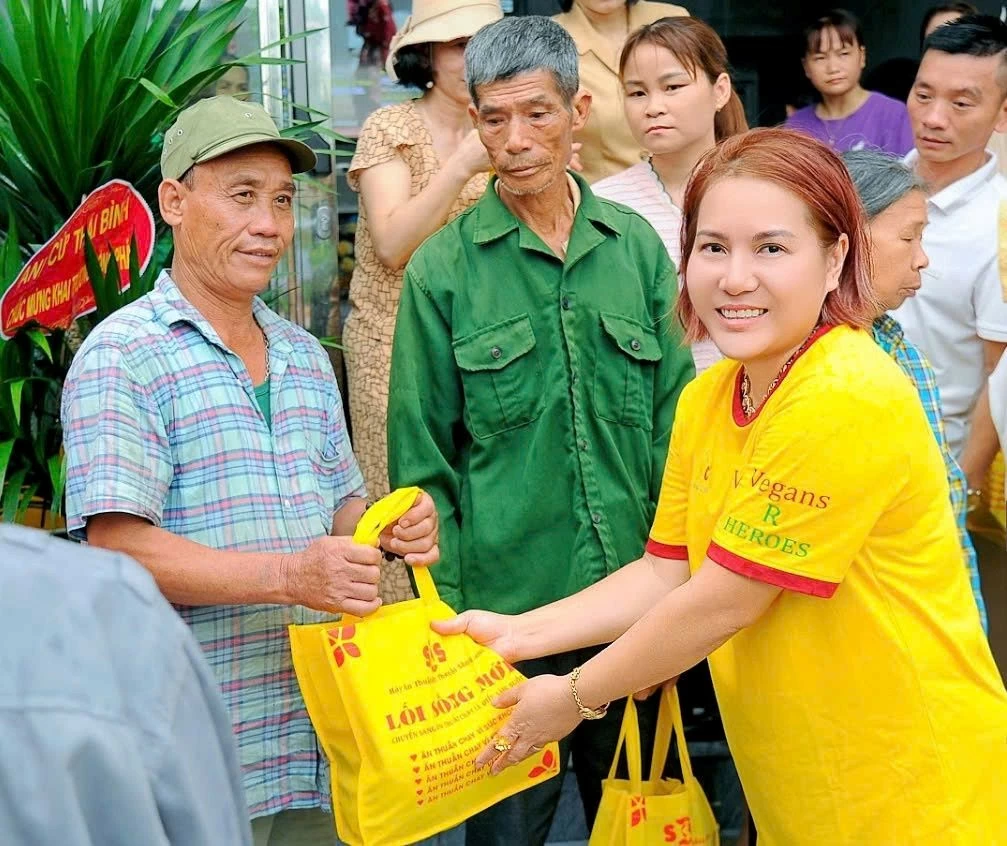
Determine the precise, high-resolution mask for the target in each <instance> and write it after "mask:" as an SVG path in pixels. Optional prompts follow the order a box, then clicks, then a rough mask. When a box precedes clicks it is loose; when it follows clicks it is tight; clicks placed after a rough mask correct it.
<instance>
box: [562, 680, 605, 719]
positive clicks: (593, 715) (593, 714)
mask: <svg viewBox="0 0 1007 846" xmlns="http://www.w3.org/2000/svg"><path fill="white" fill-rule="evenodd" d="M580 671H581V668H580V667H575V668H574V671H573V672H572V673H570V693H572V694H573V701H574V702H576V703H577V710H578V711H580V716H581V719H583V720H600V719H601V718H602V717H604V716H605V715H606V714H607V713H608V705H609V703H608V702H606V703H605V704H604V705H602V706H601V707H600V708H588V707H587V705H585V704H584V703H583V702H582V701H581V698H580V694H579V693H578V692H577V679H579V678H580Z"/></svg>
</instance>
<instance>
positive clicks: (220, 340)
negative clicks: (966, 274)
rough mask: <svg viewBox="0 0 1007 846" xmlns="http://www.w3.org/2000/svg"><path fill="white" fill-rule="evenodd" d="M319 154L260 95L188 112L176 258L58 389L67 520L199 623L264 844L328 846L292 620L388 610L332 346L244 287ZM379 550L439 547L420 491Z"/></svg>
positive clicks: (167, 177)
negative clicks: (297, 177) (365, 538)
mask: <svg viewBox="0 0 1007 846" xmlns="http://www.w3.org/2000/svg"><path fill="white" fill-rule="evenodd" d="M314 164H315V155H314V153H313V152H312V151H311V150H310V149H309V148H308V147H307V146H306V145H304V144H302V143H301V142H299V141H294V140H291V139H286V138H281V137H280V135H279V132H278V131H277V129H276V126H275V124H274V123H273V121H272V119H271V118H270V117H269V115H268V114H267V113H266V112H265V111H264V110H263V108H262V107H261V106H258V105H256V104H254V103H246V102H241V101H238V100H235V99H233V98H230V97H214V98H211V99H208V100H203V101H200V102H199V103H197V104H196V105H194V106H192V107H191V108H189V109H187V110H186V111H184V112H182V113H181V114H180V115H179V117H178V120H177V122H176V123H175V124H174V126H172V127H171V129H169V130H168V133H167V135H166V137H165V143H164V151H163V154H162V157H161V172H162V175H163V177H164V179H163V181H162V183H161V186H160V188H159V191H158V200H159V204H160V210H161V216H162V217H163V218H164V221H165V222H166V223H167V224H168V225H169V226H171V228H172V234H173V237H174V244H175V251H174V257H173V261H172V266H171V269H170V271H168V270H166V271H164V272H162V274H161V276H160V277H159V278H158V280H157V284H156V287H155V289H154V290H153V291H152V292H151V293H149V294H147V295H146V296H144V297H142V298H140V299H139V300H137V302H135V303H133V304H132V305H130V306H127V307H126V308H123V309H121V310H120V311H118V312H116V314H114V315H113V316H112V317H110V318H109V319H107V320H105V321H104V322H103V323H102V324H101V325H100V326H99V327H98V328H97V329H95V331H94V332H92V333H91V334H90V335H89V336H88V338H87V340H86V341H85V342H84V344H83V346H82V347H81V349H80V352H79V353H78V354H77V357H76V358H75V360H74V362H73V365H72V367H71V368H70V373H69V374H68V376H67V380H66V384H65V387H64V393H63V409H62V416H63V426H64V430H65V445H66V454H67V521H68V528H69V530H70V533H71V535H73V536H74V537H77V538H79V539H81V540H84V539H86V540H87V541H88V542H89V543H91V544H94V545H96V546H103V547H107V548H110V549H115V550H119V551H122V552H125V553H127V554H129V555H131V556H132V557H134V558H136V559H137V560H138V561H140V562H141V563H142V564H144V565H145V566H146V567H147V568H148V569H149V570H150V571H151V573H152V574H153V575H154V578H155V579H156V580H157V583H158V586H159V587H160V589H161V591H162V592H163V593H164V595H165V596H166V597H167V598H168V599H169V600H171V601H172V602H174V603H175V604H176V606H177V607H178V610H179V613H180V614H181V615H182V617H183V618H184V619H185V620H186V621H187V622H188V623H189V625H190V626H191V627H192V630H193V633H194V634H195V636H196V638H197V640H199V642H200V643H201V645H202V647H203V650H204V651H205V653H206V655H207V657H208V658H209V661H210V664H211V666H213V668H214V671H215V673H216V676H217V680H218V681H219V683H220V685H221V688H222V690H223V694H224V697H225V700H226V701H227V704H228V706H229V708H230V712H231V718H232V722H233V725H234V730H235V735H236V738H237V741H238V746H239V750H240V755H241V763H242V765H243V769H244V786H245V792H246V794H247V800H248V805H249V810H250V815H251V816H252V818H253V834H254V836H255V842H256V844H257V845H258V844H267V843H268V844H279V843H299V842H312V843H319V844H322V843H326V842H328V843H332V842H334V834H333V828H332V820H331V816H330V815H328V814H323V813H320V812H319V810H318V809H319V808H323V807H326V806H327V805H328V773H327V767H326V766H325V762H324V758H323V756H322V754H321V751H320V749H319V746H318V743H317V739H316V737H315V734H314V732H313V730H312V727H311V723H310V721H309V720H308V717H307V713H306V712H305V708H304V702H303V700H302V699H301V695H300V692H299V690H298V687H297V682H296V679H295V676H294V672H293V667H292V664H291V659H290V649H289V645H288V642H287V636H286V628H287V626H288V625H289V624H291V623H310V622H316V621H322V620H329V619H333V617H332V615H333V614H335V613H340V612H344V611H345V612H348V613H352V614H358V615H359V614H368V613H370V612H372V611H374V610H375V609H376V608H377V607H378V606H379V604H380V600H379V599H378V591H377V582H378V579H379V575H380V571H379V567H378V564H379V562H380V560H381V554H380V552H379V551H378V550H375V549H372V548H370V547H363V546H359V545H356V544H354V543H353V542H352V540H351V538H350V535H352V532H353V528H354V526H355V524H356V522H357V519H358V518H359V517H360V515H361V513H362V512H363V509H364V507H365V497H366V492H365V491H364V486H363V480H362V478H361V475H360V471H359V469H358V467H357V463H356V460H355V459H354V457H353V453H352V451H351V448H350V443H349V439H348V436H347V432H346V425H345V421H344V417H343V410H342V403H341V400H340V397H339V391H338V388H337V387H336V382H335V379H334V377H333V373H332V369H331V366H330V364H329V360H328V357H327V355H326V354H325V352H324V351H323V349H322V347H321V346H320V345H319V343H318V341H317V340H315V339H314V338H313V337H312V336H311V335H310V334H308V333H307V332H306V331H304V330H303V329H301V328H300V327H298V326H296V325H294V324H292V323H290V322H289V321H287V320H284V319H283V318H281V317H279V316H278V315H277V314H275V313H274V312H272V311H270V310H269V308H267V307H266V306H265V305H264V304H263V302H262V300H260V299H259V298H258V294H260V293H261V292H262V291H264V290H265V289H266V288H267V287H268V285H269V280H270V278H271V276H272V274H273V271H274V270H275V269H276V266H277V264H278V263H279V262H280V260H281V258H282V257H283V255H284V254H285V253H286V250H287V248H288V247H289V245H290V242H291V239H292V238H293V233H294V212H293V199H294V191H295V185H294V178H293V174H294V173H302V172H304V171H307V170H310V169H311V168H312V167H313V166H314ZM382 546H384V547H385V548H386V549H387V550H389V551H390V552H394V553H395V554H398V555H402V556H404V557H405V559H406V562H407V563H409V564H414V565H426V564H430V563H433V562H434V561H435V560H436V559H437V556H438V551H437V517H436V514H435V512H434V509H433V504H432V502H431V500H430V498H429V497H428V496H426V495H423V496H422V497H421V498H420V499H419V500H417V503H416V505H414V507H413V508H412V510H411V511H410V512H409V513H408V514H406V515H405V516H404V517H403V518H402V519H401V520H400V521H399V523H398V524H397V525H396V526H395V527H393V529H392V530H390V531H389V532H387V533H386V534H385V536H384V537H383V538H382Z"/></svg>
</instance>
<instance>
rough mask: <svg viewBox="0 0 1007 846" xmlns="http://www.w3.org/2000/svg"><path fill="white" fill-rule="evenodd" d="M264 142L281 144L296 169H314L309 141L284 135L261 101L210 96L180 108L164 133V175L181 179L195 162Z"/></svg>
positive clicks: (295, 170) (294, 169) (315, 159)
mask: <svg viewBox="0 0 1007 846" xmlns="http://www.w3.org/2000/svg"><path fill="white" fill-rule="evenodd" d="M263 143H267V144H276V145H277V146H279V147H282V148H283V150H284V152H285V153H286V154H287V156H288V157H289V158H290V167H291V170H293V172H294V173H304V172H305V171H308V170H311V169H312V168H313V167H314V166H315V163H316V162H317V161H318V159H317V158H316V156H315V154H314V152H313V151H312V149H311V148H310V147H309V146H308V145H307V144H304V143H302V142H301V141H295V140H294V139H293V138H281V137H280V132H279V130H278V129H277V128H276V124H275V123H273V119H272V118H271V117H270V116H269V113H268V112H267V111H266V110H265V109H264V108H263V107H262V106H260V105H259V104H258V103H250V102H247V101H244V100H237V99H235V98H234V97H231V96H227V95H223V96H220V97H208V98H206V99H205V100H200V101H199V102H198V103H194V104H193V105H191V106H189V108H187V109H185V110H184V111H183V112H181V113H180V114H179V116H178V119H177V120H176V121H175V123H174V124H172V126H171V129H169V130H168V132H167V133H166V134H165V136H164V148H163V149H162V150H161V176H162V178H164V179H180V178H181V177H182V174H184V173H185V172H186V171H187V170H188V169H189V168H190V167H192V166H193V165H195V164H199V163H200V162H208V161H210V159H215V158H217V156H222V155H224V153H231V152H234V151H235V150H240V149H241V148H242V147H249V146H251V145H252V144H263Z"/></svg>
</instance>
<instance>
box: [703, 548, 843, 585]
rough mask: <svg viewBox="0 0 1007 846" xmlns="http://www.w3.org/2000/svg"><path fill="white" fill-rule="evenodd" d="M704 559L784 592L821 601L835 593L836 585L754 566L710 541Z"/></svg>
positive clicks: (758, 565) (745, 559) (757, 565)
mask: <svg viewBox="0 0 1007 846" xmlns="http://www.w3.org/2000/svg"><path fill="white" fill-rule="evenodd" d="M706 557H707V558H709V559H710V560H711V561H714V562H716V563H717V564H719V565H720V566H721V567H726V568H727V569H728V570H730V571H731V572H732V573H738V574H739V575H741V576H747V577H748V578H750V579H755V580H756V581H757V582H764V583H765V584H767V585H775V586H776V587H778V588H783V589H784V590H792V591H796V592H797V593H804V594H807V595H809V596H818V597H821V598H822V599H830V598H831V597H832V594H834V593H835V592H836V588H838V587H839V585H838V584H836V583H834V582H826V581H822V580H821V579H812V578H809V577H808V576H797V575H794V574H793V573H786V572H784V571H783V570H775V569H773V568H772V567H767V566H765V565H764V564H756V563H755V562H754V561H749V560H748V559H747V558H742V557H741V556H740V555H736V554H735V553H733V552H731V551H730V550H728V549H724V547H722V546H719V545H717V544H716V543H714V542H713V541H710V547H709V549H707V550H706Z"/></svg>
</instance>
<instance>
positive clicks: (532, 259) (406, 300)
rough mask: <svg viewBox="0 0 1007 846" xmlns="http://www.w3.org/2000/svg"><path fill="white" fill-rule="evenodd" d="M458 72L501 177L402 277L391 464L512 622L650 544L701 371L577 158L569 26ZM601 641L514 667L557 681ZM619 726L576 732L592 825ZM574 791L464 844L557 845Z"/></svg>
mask: <svg viewBox="0 0 1007 846" xmlns="http://www.w3.org/2000/svg"><path fill="white" fill-rule="evenodd" d="M465 64H466V79H467V80H468V84H469V90H470V93H471V95H472V101H473V105H472V106H471V107H470V111H471V113H472V118H473V121H474V122H475V124H476V127H477V128H478V130H479V133H480V136H481V138H482V141H483V143H484V145H485V146H486V149H487V151H488V153H489V157H490V160H491V162H492V164H493V167H494V170H495V172H496V176H495V177H494V178H493V181H492V182H491V184H490V187H489V188H488V189H487V191H486V194H485V195H484V196H483V198H482V199H481V200H480V201H479V203H477V204H476V205H475V206H474V207H472V208H471V209H470V210H469V211H467V212H466V213H465V214H463V215H461V216H460V217H458V218H457V219H456V220H455V221H454V222H453V223H451V224H449V225H448V226H446V227H445V228H444V229H442V230H441V231H440V232H438V233H437V234H435V235H434V236H432V237H431V238H430V239H428V240H427V241H426V243H425V244H424V245H423V246H422V247H420V249H419V250H417V252H416V253H415V254H414V256H413V258H412V260H411V261H410V262H409V265H408V267H407V268H406V274H405V283H404V286H403V291H402V300H401V303H400V306H399V313H398V322H397V328H396V334H395V342H394V345H393V353H392V374H391V390H390V400H389V410H388V421H389V422H388V426H389V430H388V449H389V469H390V475H391V481H392V484H393V486H398V485H405V484H417V485H421V486H422V487H423V488H424V489H425V490H427V491H428V492H429V493H430V494H431V495H432V496H433V498H434V501H435V502H436V504H437V508H438V511H439V513H440V517H441V527H440V546H441V560H442V563H441V564H440V565H439V566H438V568H437V570H436V572H434V573H433V575H434V579H435V580H436V582H437V585H438V588H439V590H440V592H441V596H442V598H443V599H444V600H445V601H446V602H447V603H448V604H449V605H451V606H452V607H453V608H454V609H455V610H457V611H462V610H464V609H467V608H472V607H476V608H484V609H490V610H493V611H498V612H502V613H509V614H512V613H520V612H523V611H527V610H529V609H531V608H536V607H538V606H540V605H544V604H547V603H549V602H553V601H554V600H557V599H561V598H563V597H566V596H569V595H570V594H572V593H575V592H577V591H579V590H581V589H582V588H585V587H587V586H589V585H591V584H593V583H595V582H597V581H600V580H601V579H603V578H604V577H605V576H607V575H608V574H609V573H611V572H613V571H614V570H616V569H618V568H619V567H620V566H622V565H623V564H624V563H625V562H628V561H632V560H634V559H636V558H638V557H639V556H640V554H641V553H642V551H643V547H644V543H645V542H646V538H647V532H648V530H649V528H650V523H651V520H652V518H653V516H654V510H655V508H656V504H657V497H658V492H659V490H660V486H661V476H662V471H663V469H664V462H665V457H666V453H667V448H668V437H669V433H670V431H671V426H672V420H673V418H674V414H675V406H676V403H677V401H678V396H679V393H680V392H681V390H682V388H683V386H684V385H685V384H686V382H688V381H689V380H690V379H691V378H692V376H693V374H694V369H693V364H692V358H691V355H690V353H689V351H688V349H687V348H684V347H682V346H681V345H680V343H679V341H680V336H679V334H678V332H677V327H676V326H675V325H673V318H672V317H671V316H670V312H671V311H672V306H673V305H674V299H675V294H676V291H677V284H676V277H675V269H674V266H673V265H672V263H671V261H670V260H669V258H668V255H667V252H666V251H665V249H664V247H663V245H662V243H661V241H660V239H659V238H658V236H657V234H656V233H655V232H654V230H653V229H652V228H651V227H650V225H649V224H647V222H646V221H644V219H643V218H641V217H640V216H639V215H637V214H636V213H634V212H632V211H630V210H629V209H627V208H625V207H623V206H619V205H617V204H614V203H610V202H607V201H604V200H601V199H599V198H597V197H595V196H594V195H593V194H592V193H591V190H590V188H589V187H588V186H587V183H585V182H584V181H583V180H582V179H581V178H579V177H578V176H576V175H575V174H572V173H570V172H568V170H567V167H568V164H569V162H570V158H571V154H572V144H573V138H574V134H575V133H576V132H577V130H578V129H580V128H581V127H582V126H583V125H584V123H585V121H586V120H587V116H588V112H589V110H590V100H591V98H590V94H588V93H587V92H584V91H580V90H579V81H578V74H577V51H576V48H575V47H574V44H573V42H572V40H571V39H570V36H569V35H568V34H567V33H566V32H565V30H563V29H562V28H561V27H560V26H558V25H557V24H555V23H553V22H551V21H549V20H548V19H546V18H537V17H521V18H508V19H505V20H502V21H499V22H497V23H494V24H491V25H489V26H487V27H485V28H483V29H482V30H480V32H479V33H478V34H477V35H476V36H475V37H474V38H473V39H472V40H471V41H470V42H469V44H468V47H467V49H466V51H465ZM591 654H592V653H591V651H587V652H585V651H579V652H574V653H568V654H565V655H560V656H554V657H551V658H547V659H541V660H537V661H533V662H528V663H527V664H526V665H522V666H521V667H520V669H521V670H522V671H523V672H525V674H530V675H536V674H539V673H556V674H560V675H564V674H566V673H569V672H570V671H571V670H573V669H574V668H575V667H577V666H579V665H580V664H582V663H583V662H584V661H585V660H587V658H588V657H590V655H591ZM621 717H622V707H613V708H611V709H610V711H609V714H608V715H607V716H606V717H604V718H603V719H599V720H596V721H589V722H585V723H583V724H582V725H581V726H580V727H579V728H578V729H577V731H576V732H575V733H574V735H572V736H571V738H570V739H568V741H566V743H572V748H573V755H574V763H575V767H576V771H577V776H578V780H579V782H580V785H581V794H582V798H583V800H584V805H585V811H586V812H587V818H588V822H589V824H590V823H591V821H592V820H593V818H594V814H595V811H596V809H597V804H598V801H599V799H600V790H601V780H602V778H603V777H604V776H605V774H606V772H607V769H608V766H609V765H610V763H611V759H612V755H613V752H614V748H615V743H616V740H617V737H618V731H619V724H620V721H621ZM567 748H569V747H567ZM567 748H564V750H563V752H564V754H563V755H562V756H561V758H562V760H563V762H564V764H565V762H566V759H567V757H568V756H567V754H566V753H567ZM559 788H560V779H553V780H551V781H550V782H547V783H546V784H543V785H541V786H540V787H538V788H536V789H534V790H531V791H526V792H525V793H522V794H520V795H519V796H517V797H514V798H513V799H511V800H508V801H507V802H504V803H502V804H501V805H498V806H497V807H496V808H494V809H490V811H488V812H486V813H484V814H482V815H480V816H479V817H477V818H475V819H473V820H470V821H469V823H468V829H467V830H468V842H469V843H480V844H494V843H501V844H503V843H522V844H535V843H542V842H544V841H545V837H546V834H547V832H548V828H549V823H550V821H551V818H552V814H553V811H554V810H555V804H556V801H557V800H558V794H559Z"/></svg>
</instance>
